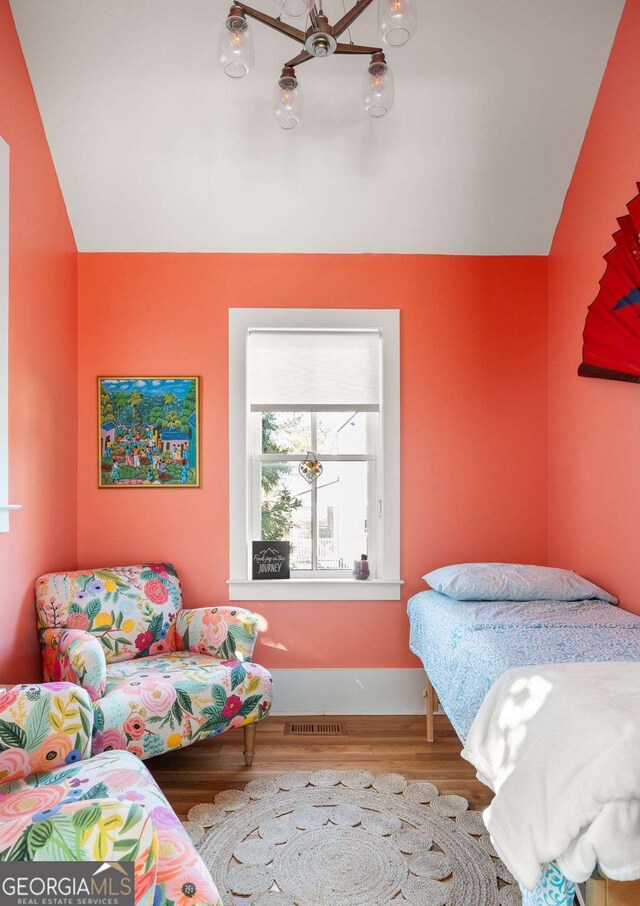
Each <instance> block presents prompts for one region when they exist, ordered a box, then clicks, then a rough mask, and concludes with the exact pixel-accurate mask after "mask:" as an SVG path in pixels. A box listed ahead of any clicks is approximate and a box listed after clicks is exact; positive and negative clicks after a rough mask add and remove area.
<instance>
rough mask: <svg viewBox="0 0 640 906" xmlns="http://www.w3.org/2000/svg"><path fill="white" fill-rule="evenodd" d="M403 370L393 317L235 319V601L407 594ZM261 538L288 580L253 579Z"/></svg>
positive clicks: (288, 312)
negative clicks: (357, 576)
mask: <svg viewBox="0 0 640 906" xmlns="http://www.w3.org/2000/svg"><path fill="white" fill-rule="evenodd" d="M398 370H399V363H398V313H397V312H396V311H388V310H380V311H377V310H376V311H350V310H326V309H325V310H321V311H317V310H311V309H310V310H300V309H233V310H231V312H230V534H231V539H230V540H231V579H230V581H229V585H230V598H231V600H264V599H282V598H301V599H305V598H306V599H309V600H312V599H324V600H329V599H336V600H344V599H349V598H367V599H372V598H378V599H395V600H397V599H398V598H399V597H400V586H401V582H400V580H399V567H398V560H399V551H398V535H399V398H398ZM309 453H312V454H315V456H317V459H318V461H319V462H320V464H321V466H322V472H321V474H320V476H319V477H318V478H317V479H316V480H315V481H314V482H312V483H308V482H307V481H306V479H305V478H304V477H303V475H301V474H300V464H301V463H302V462H303V461H305V460H306V459H307V457H308V454H309ZM259 539H261V540H265V541H279V540H288V541H290V542H291V579H290V580H283V581H268V582H265V581H259V582H252V581H251V580H250V578H249V577H250V575H251V572H250V554H251V542H252V541H253V540H259ZM362 554H366V555H367V556H368V558H369V564H370V569H371V578H370V580H369V581H367V582H360V581H356V580H354V579H353V576H352V571H353V561H354V560H355V559H359V558H360V556H361V555H362Z"/></svg>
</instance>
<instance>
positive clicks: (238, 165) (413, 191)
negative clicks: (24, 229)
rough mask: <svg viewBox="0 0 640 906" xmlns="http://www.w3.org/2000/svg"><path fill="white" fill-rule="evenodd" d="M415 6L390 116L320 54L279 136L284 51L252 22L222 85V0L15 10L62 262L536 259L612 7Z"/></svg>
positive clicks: (443, 2)
mask: <svg viewBox="0 0 640 906" xmlns="http://www.w3.org/2000/svg"><path fill="white" fill-rule="evenodd" d="M252 5H254V6H257V7H259V8H260V9H263V10H265V11H267V12H271V13H273V14H275V11H276V7H275V2H274V0H253V3H252ZM349 5H351V2H350V0H347V6H349ZM418 5H419V19H420V21H419V28H418V33H417V35H416V37H415V38H414V40H413V41H412V42H411V43H410V44H409V45H408V46H407V47H405V48H402V49H399V50H391V51H389V52H388V55H387V56H388V60H389V62H390V64H391V66H392V68H393V71H394V74H395V80H396V105H395V108H394V110H393V111H392V113H391V114H390V115H389V116H388V117H387V118H385V119H384V120H381V121H372V120H370V119H369V118H368V117H367V116H366V115H365V114H364V113H363V112H362V110H361V108H360V100H359V92H360V83H361V79H362V73H363V71H364V68H365V66H366V64H367V60H368V58H366V57H359V58H353V59H352V58H345V57H332V58H330V59H327V60H314V61H312V62H309V63H306V64H305V65H304V66H301V67H300V68H299V73H298V74H299V77H300V80H301V83H302V85H303V89H304V94H305V106H306V115H305V121H304V123H303V124H302V126H301V127H300V128H299V129H297V130H294V131H292V132H283V131H282V130H280V129H279V128H278V127H277V126H276V124H275V123H274V121H273V119H272V114H271V94H272V90H273V85H274V83H275V81H276V78H277V77H278V75H279V73H280V68H281V66H282V64H283V63H284V61H285V60H286V59H288V58H290V57H291V56H294V55H295V53H297V49H296V48H297V45H296V44H294V42H293V41H290V40H288V39H286V38H284V37H282V36H280V35H277V34H275V33H274V32H272V31H271V30H270V29H267V28H265V27H264V26H261V25H259V24H258V23H255V22H254V23H252V27H253V30H254V41H255V47H256V65H255V68H254V70H253V71H252V72H251V73H250V75H249V76H248V77H247V78H246V79H243V80H241V81H240V82H232V81H231V80H230V79H227V78H226V77H225V76H224V75H223V73H222V72H221V70H220V69H219V67H218V65H217V61H216V48H217V38H218V29H219V26H220V23H221V21H222V20H223V18H224V17H225V16H226V14H227V11H228V6H229V4H228V3H225V2H224V0H12V2H11V7H12V10H13V14H14V17H15V20H16V25H17V28H18V32H19V35H20V40H21V42H22V46H23V49H24V53H25V57H26V61H27V65H28V67H29V72H30V74H31V78H32V81H33V85H34V88H35V92H36V96H37V99H38V104H39V106H40V111H41V114H42V118H43V121H44V125H45V129H46V132H47V136H48V139H49V144H50V146H51V151H52V154H53V158H54V162H55V165H56V168H57V171H58V176H59V179H60V184H61V187H62V191H63V194H64V197H65V200H66V204H67V208H68V211H69V215H70V218H71V223H72V226H73V229H74V232H75V236H76V241H77V244H78V248H79V250H80V251H125V252H136V251H151V252H189V251H197V252H415V253H446V254H453V253H460V254H490V255H496V254H498V255H499V254H546V253H547V251H548V249H549V245H550V242H551V238H552V235H553V231H554V229H555V225H556V222H557V219H558V216H559V213H560V208H561V206H562V202H563V199H564V194H565V192H566V189H567V186H568V184H569V180H570V178H571V174H572V171H573V168H574V165H575V161H576V158H577V155H578V151H579V148H580V144H581V142H582V138H583V135H584V131H585V128H586V125H587V122H588V119H589V116H590V113H591V110H592V108H593V103H594V100H595V97H596V93H597V89H598V86H599V84H600V80H601V78H602V74H603V71H604V68H605V65H606V60H607V57H608V54H609V50H610V48H611V43H612V40H613V36H614V33H615V29H616V26H617V23H618V20H619V17H620V13H621V10H622V7H623V0H418ZM325 10H326V12H327V13H328V14H329V16H330V18H331V19H332V20H335V19H337V18H339V16H340V15H341V14H342V12H343V4H342V0H325ZM376 13H377V0H376V2H374V3H373V4H372V6H371V8H370V9H369V10H368V11H367V13H365V15H364V16H362V17H361V19H360V20H358V21H357V22H356V24H355V26H354V27H353V29H352V34H353V39H354V40H355V41H357V42H360V43H378V40H377V27H376V26H377V22H376ZM4 89H5V90H6V89H7V86H4Z"/></svg>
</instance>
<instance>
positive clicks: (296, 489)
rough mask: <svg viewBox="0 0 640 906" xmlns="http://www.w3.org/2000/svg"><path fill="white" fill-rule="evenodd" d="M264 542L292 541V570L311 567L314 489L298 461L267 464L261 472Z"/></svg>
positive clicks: (264, 464)
mask: <svg viewBox="0 0 640 906" xmlns="http://www.w3.org/2000/svg"><path fill="white" fill-rule="evenodd" d="M260 515H261V521H262V540H263V541H290V542H291V569H311V568H312V559H311V491H310V488H309V485H308V484H307V482H306V481H305V480H304V478H303V477H302V476H301V475H300V473H299V472H298V464H297V463H290V462H289V463H263V464H262V469H261V475H260Z"/></svg>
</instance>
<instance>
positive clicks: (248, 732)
mask: <svg viewBox="0 0 640 906" xmlns="http://www.w3.org/2000/svg"><path fill="white" fill-rule="evenodd" d="M255 750H256V725H255V723H252V724H247V726H246V727H245V728H244V763H245V764H246V766H247V767H248V768H250V767H251V765H252V764H253V756H254V753H255Z"/></svg>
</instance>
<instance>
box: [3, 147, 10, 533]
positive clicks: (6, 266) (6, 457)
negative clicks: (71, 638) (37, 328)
mask: <svg viewBox="0 0 640 906" xmlns="http://www.w3.org/2000/svg"><path fill="white" fill-rule="evenodd" d="M9 509H10V507H9V146H8V145H7V143H6V142H5V141H3V139H1V138H0V532H8V531H9ZM11 509H13V507H11Z"/></svg>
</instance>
